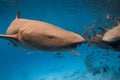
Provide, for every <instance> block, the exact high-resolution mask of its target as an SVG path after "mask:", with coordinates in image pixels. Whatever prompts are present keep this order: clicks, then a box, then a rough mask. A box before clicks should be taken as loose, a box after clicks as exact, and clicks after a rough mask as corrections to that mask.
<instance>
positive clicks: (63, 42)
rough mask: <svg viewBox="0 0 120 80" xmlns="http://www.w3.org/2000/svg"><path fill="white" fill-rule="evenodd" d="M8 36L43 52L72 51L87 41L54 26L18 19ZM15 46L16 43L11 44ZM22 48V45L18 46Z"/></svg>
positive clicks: (12, 24) (11, 25)
mask: <svg viewBox="0 0 120 80" xmlns="http://www.w3.org/2000/svg"><path fill="white" fill-rule="evenodd" d="M6 35H14V36H16V37H14V38H15V39H16V40H17V41H18V43H19V44H22V46H23V45H24V46H26V47H29V48H32V49H36V50H40V51H41V50H42V51H65V50H71V49H73V48H74V47H76V45H77V44H81V43H83V42H85V39H84V38H83V37H82V36H81V35H79V34H76V33H74V32H70V31H67V30H64V29H62V28H59V27H57V26H54V25H52V24H49V23H46V22H42V21H36V20H28V19H19V18H16V19H15V20H14V21H13V22H12V23H11V24H10V26H9V28H8V30H7V33H6ZM11 43H13V44H15V43H14V42H11ZM18 46H20V45H18Z"/></svg>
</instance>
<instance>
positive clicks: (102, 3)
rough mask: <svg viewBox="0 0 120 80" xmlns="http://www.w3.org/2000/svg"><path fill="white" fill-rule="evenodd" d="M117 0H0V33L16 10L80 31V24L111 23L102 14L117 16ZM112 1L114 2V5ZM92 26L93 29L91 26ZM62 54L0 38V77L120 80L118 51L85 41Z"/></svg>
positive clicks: (16, 79) (8, 79)
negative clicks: (29, 49)
mask: <svg viewBox="0 0 120 80" xmlns="http://www.w3.org/2000/svg"><path fill="white" fill-rule="evenodd" d="M118 1H119V0H95V1H94V0H91V1H90V0H0V33H1V34H5V33H6V29H7V28H8V26H9V24H10V23H11V21H12V20H13V19H14V18H15V16H16V12H17V11H18V10H19V11H20V14H21V18H26V19H33V20H41V21H45V22H48V23H51V24H54V25H57V26H60V27H62V28H63V29H66V30H70V31H73V32H76V33H79V34H82V35H83V34H84V26H89V27H90V26H92V25H93V24H94V21H95V20H99V19H101V18H102V20H101V21H100V22H99V23H97V25H96V26H100V27H104V26H106V27H113V26H115V22H113V21H111V20H106V16H107V15H108V14H109V16H110V17H120V15H119V8H118V7H119V2H118ZM116 4H118V5H117V6H116ZM95 30H97V29H96V28H95ZM76 52H79V53H80V56H75V55H74V54H72V53H71V52H65V53H63V54H62V55H55V54H54V53H49V52H48V53H45V52H27V51H24V50H21V49H17V48H15V47H13V46H11V45H8V42H7V41H6V40H3V39H0V80H120V57H119V56H120V53H119V52H117V51H111V50H106V49H102V48H99V47H95V46H93V47H89V46H88V44H87V43H84V44H82V45H81V46H79V47H77V49H76Z"/></svg>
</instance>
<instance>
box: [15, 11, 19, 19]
mask: <svg viewBox="0 0 120 80" xmlns="http://www.w3.org/2000/svg"><path fill="white" fill-rule="evenodd" d="M19 18H20V11H18V12H17V14H16V19H19Z"/></svg>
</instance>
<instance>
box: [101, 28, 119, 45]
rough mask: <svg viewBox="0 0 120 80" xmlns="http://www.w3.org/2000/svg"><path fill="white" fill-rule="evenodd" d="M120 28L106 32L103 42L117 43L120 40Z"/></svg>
mask: <svg viewBox="0 0 120 80" xmlns="http://www.w3.org/2000/svg"><path fill="white" fill-rule="evenodd" d="M119 30H120V26H116V27H114V28H112V29H111V30H109V31H108V32H106V33H105V34H104V36H103V39H102V40H103V41H105V42H109V43H111V42H115V41H118V40H120V32H119Z"/></svg>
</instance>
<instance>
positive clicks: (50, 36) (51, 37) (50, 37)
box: [47, 35, 55, 39]
mask: <svg viewBox="0 0 120 80" xmlns="http://www.w3.org/2000/svg"><path fill="white" fill-rule="evenodd" d="M47 38H49V39H53V38H55V37H54V36H52V35H49V36H47Z"/></svg>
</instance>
